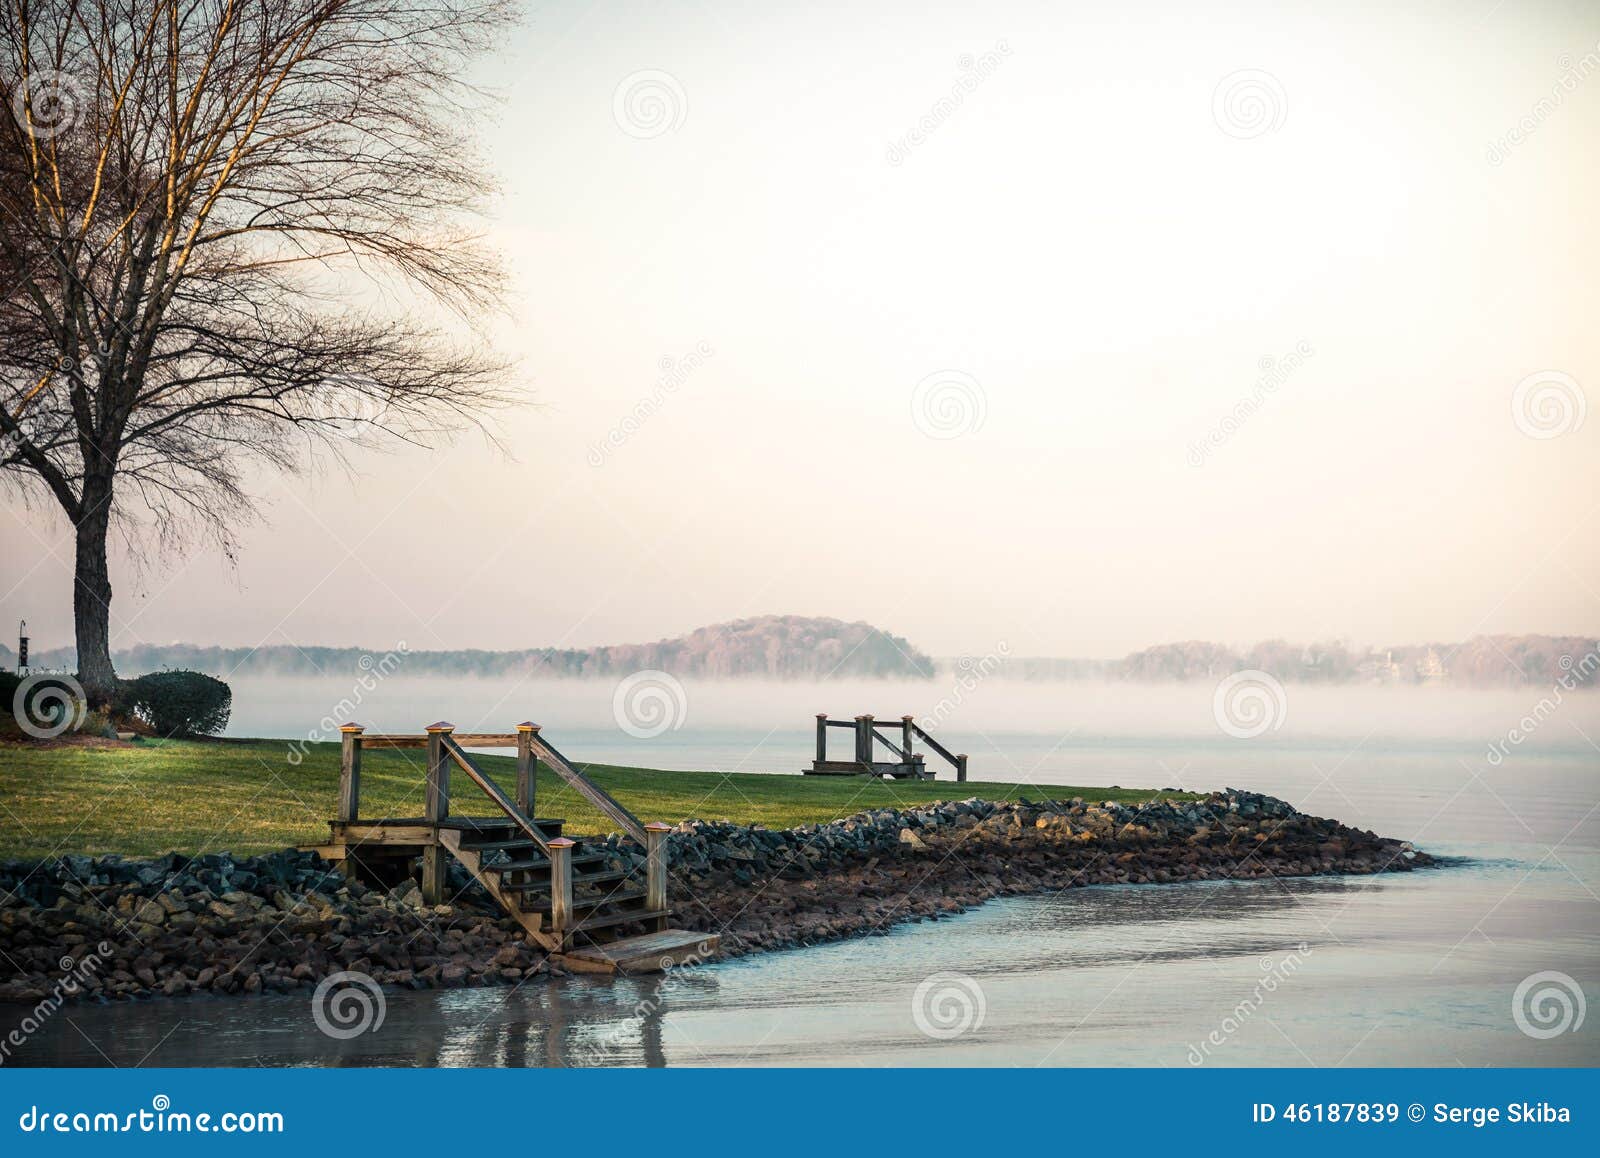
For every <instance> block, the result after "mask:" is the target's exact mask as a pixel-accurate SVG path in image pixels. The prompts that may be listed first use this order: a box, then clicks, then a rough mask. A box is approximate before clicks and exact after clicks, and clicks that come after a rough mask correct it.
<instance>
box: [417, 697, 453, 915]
mask: <svg viewBox="0 0 1600 1158" xmlns="http://www.w3.org/2000/svg"><path fill="white" fill-rule="evenodd" d="M455 730H456V726H455V725H454V724H446V723H444V722H442V721H441V722H440V723H437V724H429V725H428V728H427V732H428V785H427V790H426V796H425V797H424V801H423V815H424V816H425V817H426V819H427V821H428V824H429V825H430V826H432V827H433V831H432V832H431V833H430V834H429V843H428V846H427V847H426V848H424V849H423V850H422V900H423V902H424V903H425V904H429V905H442V904H444V898H445V894H446V893H447V892H448V891H449V882H448V879H447V877H446V873H445V869H446V865H447V864H448V863H449V862H448V859H447V858H446V856H445V850H444V846H443V845H441V844H440V843H439V832H438V824H439V822H440V821H442V820H444V819H445V818H446V817H447V816H449V815H450V764H451V761H450V757H449V756H448V755H447V754H446V753H445V750H444V739H445V737H447V736H449V735H450V734H451V733H452V732H454V731H455Z"/></svg>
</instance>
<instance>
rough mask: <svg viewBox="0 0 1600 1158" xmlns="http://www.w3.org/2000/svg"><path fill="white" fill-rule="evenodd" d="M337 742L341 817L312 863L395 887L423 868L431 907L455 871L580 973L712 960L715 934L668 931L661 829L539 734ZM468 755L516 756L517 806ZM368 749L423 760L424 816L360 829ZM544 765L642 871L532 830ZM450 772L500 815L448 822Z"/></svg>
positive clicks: (439, 728) (537, 825)
mask: <svg viewBox="0 0 1600 1158" xmlns="http://www.w3.org/2000/svg"><path fill="white" fill-rule="evenodd" d="M341 731H342V735H343V741H344V753H343V755H344V760H343V764H342V766H341V772H340V792H339V801H340V816H339V817H337V818H336V819H334V820H332V821H330V822H329V843H328V844H326V845H319V846H316V851H318V852H320V853H321V854H322V855H323V856H324V857H325V858H327V859H328V860H331V861H333V862H335V863H337V864H339V865H341V866H342V867H343V868H344V870H345V871H346V872H347V873H352V874H353V873H357V872H360V873H364V874H366V875H370V876H372V877H375V878H376V879H377V880H378V881H380V882H381V883H393V880H392V879H391V878H394V877H396V876H398V875H400V874H401V873H403V872H409V870H410V866H411V864H412V863H414V861H415V858H416V857H418V856H420V857H421V860H422V895H423V900H424V901H425V902H426V903H428V904H435V905H436V904H441V903H443V902H444V900H445V895H446V892H447V882H446V869H447V865H448V861H449V860H454V861H456V862H457V863H459V864H460V865H461V866H462V867H463V868H464V869H466V871H467V873H468V874H469V875H471V877H472V878H473V879H474V880H476V881H477V882H478V883H479V884H480V885H482V886H483V888H484V890H485V891H486V892H487V893H488V894H489V895H490V896H491V897H493V898H494V900H495V902H496V903H497V904H498V905H499V906H500V907H501V908H502V909H503V910H504V911H505V912H506V913H507V914H509V915H510V916H511V917H512V918H513V919H515V920H516V921H517V923H518V924H519V925H521V926H522V928H523V930H524V931H525V932H526V933H527V935H528V938H529V940H531V941H533V942H535V943H536V944H538V945H541V946H542V947H544V948H545V949H547V950H548V951H549V952H550V953H551V954H552V955H553V956H554V957H555V958H556V959H557V960H558V961H559V963H561V964H562V965H564V966H566V967H567V968H570V969H574V970H577V971H582V972H594V973H643V972H660V971H662V970H665V969H670V968H673V967H675V966H677V965H681V964H685V963H687V962H691V961H702V960H706V959H708V958H710V957H712V956H714V955H715V954H716V951H717V948H718V945H719V938H718V937H717V936H716V935H715V934H707V933H695V932H690V931H687V930H681V929H673V928H671V927H670V919H671V916H672V911H671V909H670V908H669V907H668V905H667V855H666V835H667V833H668V832H669V831H671V830H670V829H669V828H668V826H667V825H665V824H641V823H640V821H639V819H638V818H637V817H635V816H634V815H633V814H632V813H631V812H629V811H628V810H627V809H626V808H624V807H623V806H622V805H621V804H620V803H619V802H618V801H617V800H616V799H615V798H613V797H612V796H611V795H610V794H609V793H607V792H606V791H605V790H604V789H603V788H601V787H600V786H599V785H597V784H595V783H594V782H593V781H592V780H590V779H589V778H588V777H587V776H585V775H583V773H581V772H579V771H578V770H577V769H576V768H574V767H573V766H572V764H571V762H570V761H568V760H567V759H566V757H564V756H562V755H561V753H560V752H558V751H556V750H555V748H553V747H552V746H551V745H550V744H549V743H548V742H547V741H545V740H543V739H542V737H540V735H539V727H538V725H537V724H519V725H518V726H517V731H516V732H514V733H494V734H476V733H475V734H470V735H462V736H459V737H458V736H456V735H455V730H454V727H453V725H450V724H443V723H441V724H434V725H432V726H430V727H429V728H428V729H427V731H426V733H425V734H423V735H420V736H413V735H367V734H366V733H365V729H363V728H362V727H361V726H360V725H358V724H347V725H345V727H344V728H343V729H341ZM464 745H466V746H471V747H475V748H477V747H515V748H516V749H517V798H516V799H515V800H512V799H511V798H510V797H509V796H507V795H506V794H505V792H504V791H503V790H502V789H501V788H500V786H499V785H497V784H496V783H495V782H494V781H493V780H492V779H490V778H489V777H488V776H487V775H485V774H484V773H483V772H482V771H481V770H480V769H479V768H478V767H477V765H476V764H475V763H474V762H473V760H472V758H471V756H470V755H469V754H468V753H467V752H466V750H465V747H464ZM374 747H386V748H426V749H427V752H428V784H427V798H426V800H427V815H425V816H423V817H420V818H409V819H388V818H386V819H382V820H361V819H359V818H358V801H359V797H360V781H361V752H362V750H363V749H364V748H374ZM541 759H542V760H544V761H545V762H546V763H547V764H548V765H549V766H550V768H551V769H553V770H554V771H555V772H556V774H557V775H558V776H560V777H561V778H562V779H563V780H565V781H566V782H567V783H569V784H571V785H572V786H573V787H574V788H577V789H578V791H579V792H581V793H582V794H583V796H584V797H585V798H586V799H588V800H589V801H590V802H591V803H593V804H594V805H595V806H596V807H598V808H599V809H600V810H601V811H602V812H603V813H605V814H606V815H607V816H609V817H610V818H611V819H612V820H613V821H614V822H615V823H616V824H617V826H618V827H619V828H620V829H621V830H622V831H624V832H626V833H627V834H628V835H629V836H631V837H632V838H633V839H634V840H635V841H636V842H637V843H638V844H639V845H640V847H641V848H642V849H643V851H644V858H643V860H642V861H635V859H634V858H633V857H631V856H629V855H628V854H627V852H626V851H625V850H619V849H614V848H609V847H608V846H606V845H605V844H603V843H601V842H594V843H593V844H592V845H591V844H589V843H586V842H585V841H584V839H583V838H581V837H579V838H576V839H575V838H573V837H570V836H567V835H566V834H565V832H564V831H563V828H564V824H565V822H564V821H562V820H553V819H545V818H536V817H535V816H534V815H533V811H534V809H533V804H534V785H535V777H536V773H537V769H538V763H539V761H540V760H541ZM452 768H454V769H456V770H458V771H460V772H462V773H464V774H465V775H466V777H467V778H468V779H469V780H471V781H472V783H473V784H474V785H475V786H476V787H477V788H478V789H479V790H480V791H481V792H482V793H483V794H484V795H485V796H486V797H488V799H489V801H490V803H492V804H493V805H494V806H495V807H496V809H497V811H498V815H496V816H491V817H454V816H451V815H450V814H449V804H450V772H451V769H452ZM447 858H448V859H447ZM396 862H398V865H397V863H396Z"/></svg>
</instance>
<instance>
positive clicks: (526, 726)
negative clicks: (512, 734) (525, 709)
mask: <svg viewBox="0 0 1600 1158" xmlns="http://www.w3.org/2000/svg"><path fill="white" fill-rule="evenodd" d="M538 730H539V725H538V724H535V723H534V722H533V721H532V720H523V721H522V723H520V724H518V725H517V731H519V732H537V731H538Z"/></svg>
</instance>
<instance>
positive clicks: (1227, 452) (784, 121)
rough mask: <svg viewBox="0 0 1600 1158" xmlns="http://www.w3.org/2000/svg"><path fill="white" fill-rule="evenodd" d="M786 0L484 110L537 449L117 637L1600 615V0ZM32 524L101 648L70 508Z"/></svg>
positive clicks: (269, 501) (175, 598) (373, 490)
mask: <svg viewBox="0 0 1600 1158" xmlns="http://www.w3.org/2000/svg"><path fill="white" fill-rule="evenodd" d="M776 8H777V6H773V5H743V4H735V3H728V2H722V0H706V2H704V3H698V4H686V5H679V4H670V5H669V4H608V3H598V4H540V5H538V6H537V7H536V9H535V10H534V11H533V14H532V17H531V19H530V22H529V24H528V26H527V27H526V28H525V29H524V30H523V32H522V33H521V34H520V35H519V36H518V37H517V38H516V39H515V40H514V42H512V43H510V44H508V46H507V48H506V50H505V53H504V54H503V56H502V57H501V58H500V59H499V60H498V61H496V62H495V64H494V67H493V68H492V69H490V70H489V79H490V81H491V82H492V83H493V84H494V85H495V86H496V87H497V88H498V90H499V91H500V92H501V94H502V95H503V97H504V105H503V108H502V110H501V113H500V115H499V117H498V120H497V122H496V123H493V124H485V125H482V126H476V130H477V131H478V132H479V133H480V136H481V138H482V140H483V141H484V144H485V150H484V151H485V155H486V157H487V159H488V161H489V163H490V164H492V165H493V166H494V167H495V168H496V169H497V171H498V172H499V174H500V175H501V178H502V181H503V185H504V188H505V191H506V192H505V196H504V198H503V199H502V200H501V201H500V202H499V203H498V204H497V205H496V206H495V209H494V217H493V219H492V220H491V221H490V222H489V224H488V228H489V230H490V234H491V237H492V238H493V240H494V242H495V244H497V245H498V246H499V247H501V248H502V249H503V251H504V252H505V253H506V255H507V257H508V260H509V264H510V266H511V268H512V270H513V274H514V282H515V295H514V298H513V302H512V306H511V316H510V317H508V318H506V319H503V320H502V321H500V322H498V323H497V324H496V326H495V332H496V335H497V340H498V342H499V345H500V347H501V348H502V349H504V350H505V351H506V352H508V353H511V354H514V355H516V356H518V357H519V358H520V359H521V374H522V376H523V378H524V380H525V382H526V384H527V386H528V388H529V389H530V390H531V392H532V393H533V394H534V395H535V396H536V397H537V399H538V402H539V404H540V405H539V407H538V408H529V409H526V410H523V411H520V412H517V413H513V414H509V415H507V416H505V418H504V422H503V425H504V429H505V432H506V435H507V439H508V443H509V445H510V446H511V447H512V452H513V456H514V457H512V458H510V459H507V458H502V457H497V456H495V455H494V454H492V453H490V452H488V451H486V450H485V448H484V446H483V444H482V442H481V440H479V439H476V438H468V439H465V440H463V441H462V442H460V443H458V444H457V445H455V446H454V447H452V448H449V449H445V450H443V451H439V452H432V453H430V452H423V451H410V450H407V451H404V452H397V453H394V454H391V455H373V456H370V457H367V458H364V459H363V460H361V462H360V464H359V466H360V473H359V476H358V477H356V478H353V479H352V478H347V477H345V476H344V475H342V474H340V473H338V472H327V471H324V472H321V473H313V474H310V475H307V476H305V477H301V478H290V479H283V478H275V477H263V478H261V479H259V480H258V483H257V492H258V493H259V494H260V495H261V496H262V498H263V500H264V510H265V515H266V522H265V523H263V524H262V525H260V526H257V527H254V528H250V529H247V530H246V531H245V532H244V534H243V536H242V544H243V549H242V551H241V552H240V554H239V556H238V558H237V561H236V565H232V566H230V565H229V564H228V563H227V562H226V561H225V560H223V559H222V558H221V556H220V555H219V554H218V553H217V552H216V551H214V550H204V549H202V550H197V551H195V552H193V553H191V554H190V555H188V556H187V557H185V558H181V559H173V560H169V561H167V562H166V564H165V565H161V566H157V567H155V568H153V569H151V570H149V571H148V572H147V573H145V574H144V575H143V576H142V577H136V576H135V575H134V573H133V572H132V571H131V570H130V569H129V568H128V567H127V566H126V565H120V566H119V567H118V570H117V574H116V601H115V603H114V605H113V622H114V625H115V626H114V629H113V646H114V647H125V646H129V645H131V644H133V643H135V642H140V641H144V642H156V643H165V642H171V641H175V640H186V641H195V642H203V643H224V644H230V645H251V644H257V643H286V642H294V643H302V644H330V645H332V644H361V645H364V646H374V647H375V646H380V645H388V644H389V643H391V642H392V641H394V640H400V639H403V640H405V641H406V642H407V644H408V646H409V647H412V648H446V647H486V648H502V647H503V648H514V647H527V646H540V645H561V646H583V645H590V644H597V643H613V642H626V641H643V640H650V639H656V638H660V637H662V636H667V635H674V634H677V633H679V632H682V631H685V630H688V629H692V628H694V627H696V626H699V625H702V624H706V623H711V622H716V621H720V620H725V619H731V618H735V617H740V616H746V615H756V614H763V613H769V612H775V613H795V614H815V615H833V616H838V617H841V618H845V619H865V620H868V621H870V622H873V623H875V624H878V625H879V626H882V627H884V628H887V629H889V630H892V631H896V632H899V633H901V634H904V635H906V636H908V637H909V638H910V639H911V640H912V641H913V642H914V643H916V644H917V645H919V646H921V647H922V648H924V649H925V650H928V651H931V652H934V653H936V654H956V653H963V652H973V653H982V652H985V651H987V650H990V649H992V648H993V647H994V646H995V645H996V643H997V642H998V641H1005V642H1006V644H1007V646H1008V647H1009V649H1010V650H1011V652H1012V653H1013V654H1024V655H1026V654H1032V655H1037V654H1056V655H1096V656H1100V655H1106V656H1109V655H1118V654H1121V653H1124V652H1127V651H1130V650H1132V649H1135V648H1138V647H1142V646H1146V645H1148V644H1151V643H1156V642H1162V641H1170V640H1176V639H1186V638H1207V639H1216V640H1221V641H1225V642H1249V641H1253V640H1256V639H1261V638H1267V637H1272V636H1285V637H1289V638H1292V639H1306V638H1312V637H1315V638H1331V637H1342V638H1345V639H1348V640H1351V641H1353V642H1358V643H1375V644H1382V643H1398V642H1410V641H1421V640H1455V639H1460V638H1464V637H1466V636H1469V635H1472V634H1474V633H1477V632H1552V633H1568V632H1572V633H1578V632H1591V633H1592V632H1595V631H1596V630H1600V567H1597V566H1596V564H1597V562H1600V547H1597V535H1596V531H1597V530H1600V517H1597V501H1600V487H1597V485H1596V483H1597V481H1600V454H1597V450H1600V414H1588V413H1587V410H1588V407H1589V405H1590V403H1593V404H1594V405H1595V406H1596V407H1597V408H1600V326H1597V324H1596V319H1597V318H1600V292H1597V279H1600V275H1597V270H1600V220H1597V218H1596V215H1595V212H1594V206H1596V205H1597V204H1600V164H1597V153H1596V150H1595V142H1596V140H1597V139H1600V6H1596V5H1594V4H1593V3H1583V2H1578V0H1573V2H1567V3H1562V2H1554V0H1546V2H1522V0H1516V2H1512V3H1503V2H1502V3H1496V0H1462V2H1460V3H1442V2H1440V3H1411V4H1391V3H1369V4H1340V5H1335V4H1328V3H1321V4H1311V3H1299V4H1294V3H1290V4H1285V3H1269V2H1261V3H1240V2H1235V3H1226V4H1222V3H1207V4H1192V3H1184V2H1181V0H1171V2H1166V3H1154V2H1147V3H1127V4H1121V3H1119V4H1108V3H1102V4H1085V3H1077V4H1074V3H1026V4H1024V3H1014V2H1010V0H985V2H983V3H968V4H921V3H918V4H911V3H875V4H874V3H865V4H839V5H818V6H810V5H808V6H806V7H805V9H804V10H795V11H778V10H776ZM639 74H644V75H642V76H641V75H639ZM952 93H959V94H960V97H959V101H956V100H954V99H952V98H951V94H952ZM919 126H920V129H919ZM473 129H474V126H463V131H472V130H473ZM1513 134H1514V136H1513ZM664 359H666V360H669V362H674V363H682V362H683V361H684V360H685V359H688V361H689V363H693V365H692V366H690V368H688V369H686V371H684V372H683V373H681V374H678V375H677V376H676V377H675V378H674V379H673V380H672V382H671V384H670V388H668V387H663V386H662V385H660V383H659V379H660V378H661V375H662V373H663V371H662V365H663V360H664ZM1264 366H1270V367H1272V369H1271V370H1270V371H1266V370H1264V369H1263V367H1264ZM1264 374H1268V375H1270V382H1271V386H1272V388H1271V389H1261V388H1259V387H1258V382H1259V381H1260V380H1261V379H1262V378H1263V376H1264ZM1519 383H1520V384H1523V385H1522V387H1521V389H1520V391H1519ZM644 400H649V401H648V402H646V406H645V409H646V410H648V411H650V413H648V415H647V417H645V418H644V419H643V420H642V421H640V422H638V423H637V424H633V423H629V425H636V428H635V429H632V430H631V432H629V433H627V434H626V436H625V437H621V438H618V439H611V438H610V435H611V432H613V431H619V430H621V429H622V428H623V425H624V420H625V419H627V418H628V416H629V415H630V414H633V413H634V412H635V410H636V408H637V407H639V406H640V403H641V402H642V401H644ZM1540 400H1542V401H1543V403H1545V404H1548V408H1542V407H1541V405H1540ZM1519 404H1522V410H1521V412H1520V413H1519V412H1518V410H1517V406H1518V405H1519ZM1241 405H1242V409H1237V411H1236V408H1240V407H1241ZM1236 412H1237V413H1239V414H1242V415H1243V418H1242V420H1241V421H1237V422H1236V421H1235V420H1234V419H1233V418H1232V417H1230V415H1233V414H1235V413H1236ZM1580 419H1582V421H1581V423H1580ZM1534 435H1553V436H1551V437H1535V436H1534ZM935 436H940V437H935ZM608 439H609V441H608ZM597 448H598V449H597ZM1197 448H1198V449H1197ZM596 461H598V465H595V463H596ZM0 535H3V539H4V543H5V551H4V554H3V561H0V591H4V592H6V594H5V596H4V599H3V600H0V616H3V617H4V619H3V620H0V628H3V633H4V634H6V635H9V633H10V631H11V623H10V622H4V621H14V620H15V619H17V618H19V617H21V616H26V617H27V619H28V620H29V622H30V625H31V627H32V629H33V636H34V640H35V646H36V647H40V648H45V647H52V646H57V645H61V644H65V643H69V642H70V639H71V635H70V626H71V585H70V560H71V546H70V538H69V535H68V529H67V528H66V527H65V526H64V525H63V523H62V521H61V520H60V519H59V518H58V517H57V516H55V515H53V514H52V513H50V512H49V510H48V509H47V508H46V507H45V506H44V505H43V504H40V505H39V507H38V508H37V509H36V510H35V511H33V512H31V513H29V512H24V511H23V510H22V508H21V506H20V505H19V504H17V503H15V502H9V503H8V504H7V505H6V506H5V507H4V508H3V509H0ZM52 552H53V553H52Z"/></svg>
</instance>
